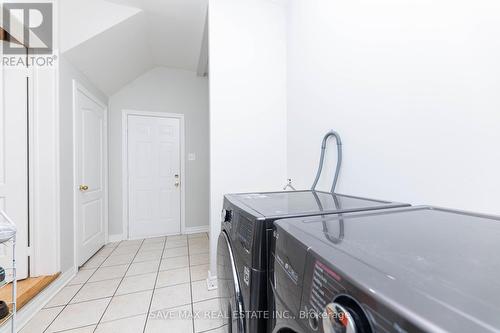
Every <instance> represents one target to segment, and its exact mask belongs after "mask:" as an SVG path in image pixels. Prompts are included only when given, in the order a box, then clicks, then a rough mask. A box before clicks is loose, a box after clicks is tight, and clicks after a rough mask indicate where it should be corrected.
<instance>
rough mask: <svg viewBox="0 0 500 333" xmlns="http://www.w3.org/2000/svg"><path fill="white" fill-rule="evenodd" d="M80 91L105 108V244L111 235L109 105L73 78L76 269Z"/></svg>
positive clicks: (76, 257) (76, 254)
mask: <svg viewBox="0 0 500 333" xmlns="http://www.w3.org/2000/svg"><path fill="white" fill-rule="evenodd" d="M78 91H80V92H82V93H84V94H85V95H86V96H87V97H88V98H90V99H91V100H93V101H94V102H95V103H96V104H98V105H99V106H100V107H102V108H103V109H104V126H103V127H104V135H103V146H104V147H103V151H104V159H103V163H104V179H103V186H104V191H103V192H104V244H107V243H108V237H109V223H108V208H109V207H108V205H109V203H108V193H109V191H108V186H109V185H108V166H109V157H108V107H107V105H106V104H105V103H103V102H102V101H101V100H100V99H99V98H97V97H96V96H95V95H94V94H93V93H91V92H90V91H89V90H88V89H87V88H85V86H84V85H82V84H81V83H80V82H78V81H77V80H75V79H73V184H72V186H73V243H74V250H73V252H74V253H73V256H74V259H73V260H74V264H75V267H76V269H78V265H79V264H78V224H77V221H78V209H77V206H78V195H79V189H78V184H79V183H78V179H77V176H78V175H77V170H78V169H77V161H78V156H77V153H78V152H77V149H76V147H77V139H78V138H77V135H76V127H77V125H78V124H77V117H76V106H77V93H78Z"/></svg>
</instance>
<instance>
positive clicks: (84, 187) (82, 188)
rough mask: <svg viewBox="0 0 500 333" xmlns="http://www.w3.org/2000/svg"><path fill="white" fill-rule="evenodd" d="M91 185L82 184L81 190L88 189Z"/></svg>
mask: <svg viewBox="0 0 500 333" xmlns="http://www.w3.org/2000/svg"><path fill="white" fill-rule="evenodd" d="M88 189H89V187H88V186H87V185H80V191H87V190H88Z"/></svg>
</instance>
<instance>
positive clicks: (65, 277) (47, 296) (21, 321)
mask: <svg viewBox="0 0 500 333" xmlns="http://www.w3.org/2000/svg"><path fill="white" fill-rule="evenodd" d="M75 274H76V269H75V268H71V269H69V270H67V271H66V272H64V273H62V274H61V275H60V276H59V277H58V278H57V279H56V280H55V281H54V282H52V283H51V284H50V285H48V286H47V287H46V288H45V289H44V290H43V291H42V292H41V293H39V294H38V295H37V296H36V297H35V298H33V299H32V300H31V301H29V302H28V304H26V305H25V306H24V307H23V308H22V309H21V310H19V311H18V312H17V313H16V331H21V329H22V328H23V327H24V326H25V325H26V324H27V323H28V322H29V321H30V320H31V318H33V316H34V315H35V314H37V313H38V311H40V310H41V309H43V307H44V306H45V305H47V303H48V302H49V301H50V300H51V299H52V297H54V296H55V295H56V294H57V293H58V292H59V291H60V290H61V289H62V288H64V287H65V286H66V285H67V284H68V283H69V282H70V281H71V279H73V277H75ZM10 328H11V325H10V321H8V322H6V323H5V324H4V325H3V326H2V327H1V328H0V333H7V332H10Z"/></svg>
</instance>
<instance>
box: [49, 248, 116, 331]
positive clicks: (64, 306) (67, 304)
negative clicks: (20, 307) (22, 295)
mask: <svg viewBox="0 0 500 333" xmlns="http://www.w3.org/2000/svg"><path fill="white" fill-rule="evenodd" d="M121 243H122V242H121V241H120V242H119V243H118V244H117V245H116V246H115V247H114V248H113V251H111V252H110V253H109V254H108V255H107V256H106V258H105V259H104V260H103V261H102V263H100V264H99V266H97V268H96V269H95V271H94V272H93V273H92V274H91V275H90V277H89V278H88V279H87V281H85V282H84V283H83V284H82V285H81V286H80V288H79V289H78V291H77V292H76V293H75V294H74V295H73V297H71V298H70V300H69V301H68V303H66V304H65V305H63V308H62V309H61V311H59V313H58V314H57V315H56V316H55V317H54V319H52V321H51V322H50V323H49V325H48V326H47V327H46V328H45V329H44V330H43V332H46V331H47V330H48V329H49V327H50V326H51V325H52V324H53V323H54V322H55V321H56V319H57V318H59V316H60V315H61V313H62V312H63V311H64V310H65V309H66V308H67V307H68V306H69V305H70V303H71V301H72V300H73V298H75V296H76V295H77V294H78V293H79V292H80V290H82V288H83V287H84V286H85V285H86V284H87V283H88V282H89V280H90V279H91V278H92V276H94V274H95V273H96V272H97V270H98V269H99V268H101V266H102V264H103V263H104V262H105V261H106V260H107V259H108V258H109V257H110V256H111V254H112V253H113V252H115V250H116V249H117V248H118V246H119V245H120V244H121ZM99 250H100V249H99ZM98 252H99V251H98ZM98 252H96V254H97V253H98ZM94 255H95V254H94ZM92 257H93V256H92ZM90 259H92V258H90ZM90 259H89V260H90ZM87 261H88V260H87ZM79 271H80V270H79V269H78V270H77V272H76V274H78V272H79ZM76 274H75V277H76ZM66 286H67V285H66ZM66 286H64V288H66ZM64 288H62V289H64ZM62 289H61V291H62ZM54 297H55V295H54ZM42 310H43V308H42Z"/></svg>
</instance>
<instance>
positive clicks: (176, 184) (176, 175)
mask: <svg viewBox="0 0 500 333" xmlns="http://www.w3.org/2000/svg"><path fill="white" fill-rule="evenodd" d="M174 177H175V183H174V185H175V187H179V185H180V182H179V175H178V174H175V175H174Z"/></svg>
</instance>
